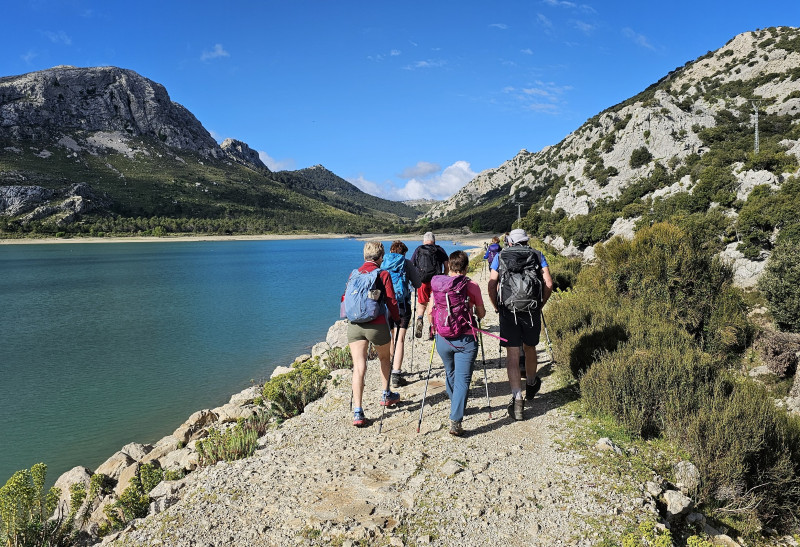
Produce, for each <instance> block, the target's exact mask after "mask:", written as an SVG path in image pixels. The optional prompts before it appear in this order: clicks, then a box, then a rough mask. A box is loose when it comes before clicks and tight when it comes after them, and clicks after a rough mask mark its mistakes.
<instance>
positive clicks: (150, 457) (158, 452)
mask: <svg viewBox="0 0 800 547" xmlns="http://www.w3.org/2000/svg"><path fill="white" fill-rule="evenodd" d="M177 449H178V439H176V438H175V437H173V436H172V435H167V436H166V437H164V438H162V439H161V440H160V441H158V442H157V443H156V445H155V447H153V450H151V451H150V452H149V453H148V454H147V456H145V457H144V458H142V460H141V463H149V462H153V461H157V460H159V459H160V458H163V457H164V456H166V455H167V454H169V453H170V452H172V451H173V450H177Z"/></svg>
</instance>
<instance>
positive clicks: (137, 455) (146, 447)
mask: <svg viewBox="0 0 800 547" xmlns="http://www.w3.org/2000/svg"><path fill="white" fill-rule="evenodd" d="M151 450H153V445H152V444H139V443H129V444H126V445H125V446H123V447H122V448H121V449H120V452H124V453H125V454H127V455H128V456H130V457H131V458H133V460H134V461H137V462H140V461H142V460H143V459H144V457H145V456H147V454H149V453H150V451H151Z"/></svg>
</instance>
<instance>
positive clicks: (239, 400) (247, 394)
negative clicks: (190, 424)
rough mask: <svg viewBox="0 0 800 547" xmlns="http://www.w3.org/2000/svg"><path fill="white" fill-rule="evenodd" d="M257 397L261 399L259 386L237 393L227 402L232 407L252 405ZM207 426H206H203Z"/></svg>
mask: <svg viewBox="0 0 800 547" xmlns="http://www.w3.org/2000/svg"><path fill="white" fill-rule="evenodd" d="M257 397H261V387H260V386H250V387H248V388H247V389H244V390H242V391H240V392H239V393H237V394H235V395H233V396H232V397H231V398H230V400H229V401H228V402H229V403H230V404H233V405H240V406H241V405H250V404H253V401H255V399H256V398H257ZM204 425H207V424H204Z"/></svg>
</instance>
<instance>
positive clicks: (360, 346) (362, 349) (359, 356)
mask: <svg viewBox="0 0 800 547" xmlns="http://www.w3.org/2000/svg"><path fill="white" fill-rule="evenodd" d="M368 345H369V342H368V341H367V340H357V341H354V342H350V344H349V346H350V355H351V356H352V357H353V404H354V405H355V408H361V398H362V396H363V394H364V377H365V376H366V373H367V346H368Z"/></svg>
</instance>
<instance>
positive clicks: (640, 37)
mask: <svg viewBox="0 0 800 547" xmlns="http://www.w3.org/2000/svg"><path fill="white" fill-rule="evenodd" d="M622 34H623V36H625V37H626V38H628V39H629V40H631V41H632V42H633V43H634V44H636V45H639V46H642V47H644V48H647V49H653V50H654V49H656V48H655V47H653V45H652V44H651V43H650V41H649V40H648V39H647V36H645V35H644V34H639V33H637V32H635V31H634V30H633V29H631V28H628V27H625V28H624V29H622Z"/></svg>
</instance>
